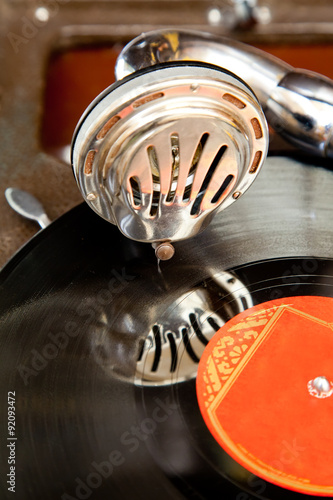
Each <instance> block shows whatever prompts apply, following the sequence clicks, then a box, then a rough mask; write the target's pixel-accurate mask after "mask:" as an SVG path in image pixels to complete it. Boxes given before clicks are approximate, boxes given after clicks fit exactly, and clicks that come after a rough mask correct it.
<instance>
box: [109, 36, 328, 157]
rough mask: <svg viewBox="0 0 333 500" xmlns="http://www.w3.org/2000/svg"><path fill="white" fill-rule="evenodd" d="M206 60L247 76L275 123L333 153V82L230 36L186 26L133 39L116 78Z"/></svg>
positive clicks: (302, 143) (303, 144)
mask: <svg viewBox="0 0 333 500" xmlns="http://www.w3.org/2000/svg"><path fill="white" fill-rule="evenodd" d="M182 60H186V61H204V62H208V63H212V64H215V65H218V66H220V67H221V68H224V69H226V70H228V71H231V72H232V73H234V74H235V75H237V76H239V77H240V78H242V79H243V80H244V81H245V82H246V83H247V84H248V85H249V86H250V87H251V88H252V89H253V91H254V92H255V94H256V95H257V97H258V99H259V101H260V102H261V104H262V106H263V109H264V112H265V114H266V116H267V119H268V121H269V123H270V125H271V126H272V127H273V128H275V130H276V131H277V132H278V133H279V134H281V136H283V137H284V138H285V139H287V140H288V141H290V142H292V143H293V144H295V145H297V147H299V148H301V149H304V150H305V151H308V152H310V153H312V154H317V155H319V156H328V157H333V137H332V132H333V121H332V116H333V82H332V81H331V80H329V79H328V78H325V77H323V76H321V75H317V74H315V73H313V72H308V71H305V70H295V71H294V70H293V68H292V67H291V66H289V65H287V64H286V63H284V62H283V61H280V60H279V59H277V58H275V57H272V56H270V55H268V54H265V53H264V52H262V51H260V50H258V49H256V48H253V47H250V46H247V45H244V44H242V43H240V42H239V41H235V40H232V39H229V38H223V37H216V36H213V35H211V34H208V33H200V32H194V31H186V30H157V31H153V32H151V33H144V34H142V35H140V36H139V37H137V38H136V39H134V40H133V41H132V42H130V43H129V44H128V45H127V46H126V47H125V48H124V50H123V52H122V54H120V56H119V59H118V62H117V66H116V77H117V79H121V78H123V77H124V76H126V75H128V74H130V73H132V72H133V71H136V70H139V69H142V68H147V67H151V66H153V65H155V64H157V63H163V62H170V61H182Z"/></svg>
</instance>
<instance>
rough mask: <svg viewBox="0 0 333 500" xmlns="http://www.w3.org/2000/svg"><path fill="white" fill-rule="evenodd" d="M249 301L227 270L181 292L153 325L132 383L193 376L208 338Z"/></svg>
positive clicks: (175, 380)
mask: <svg viewBox="0 0 333 500" xmlns="http://www.w3.org/2000/svg"><path fill="white" fill-rule="evenodd" d="M252 305H253V301H252V298H251V295H250V293H249V291H248V290H247V288H246V287H245V285H244V283H242V282H241V281H240V280H239V279H238V278H237V277H236V276H235V275H233V274H231V273H228V272H222V273H219V274H216V275H213V277H212V280H211V281H208V282H207V283H205V284H204V285H201V286H198V288H196V289H195V290H193V291H192V292H190V293H187V294H183V295H182V296H181V297H180V298H179V299H178V300H177V301H176V302H175V303H174V304H172V305H171V307H169V308H168V309H167V311H166V312H165V314H164V315H163V320H161V321H160V322H156V323H155V324H154V325H153V326H152V328H151V330H150V332H149V334H148V336H147V338H146V340H145V342H144V344H143V347H142V351H141V353H140V356H139V359H138V363H137V368H136V374H135V384H136V385H169V384H172V383H179V382H183V381H185V380H189V379H191V378H194V377H195V376H196V372H197V366H198V363H199V361H200V358H201V355H202V353H203V351H204V349H205V346H206V345H207V344H208V342H209V340H210V339H211V338H212V337H213V335H214V334H215V333H216V332H217V331H218V330H219V329H220V328H221V327H222V326H223V325H224V324H225V322H226V321H227V320H228V319H230V318H231V317H232V316H234V315H235V314H238V313H240V312H242V311H244V310H245V309H248V308H249V307H252Z"/></svg>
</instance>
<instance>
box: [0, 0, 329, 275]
mask: <svg viewBox="0 0 333 500" xmlns="http://www.w3.org/2000/svg"><path fill="white" fill-rule="evenodd" d="M241 4H244V2H241ZM251 4H252V2H251ZM238 5H239V2H230V1H225V2H224V1H221V2H215V3H213V2H212V1H211V0H172V2H171V4H170V1H165V0H160V1H158V2H156V1H150V0H146V1H144V0H142V1H141V0H134V1H127V0H107V1H103V0H94V1H91V0H82V1H81V2H78V1H77V0H66V1H59V2H57V1H55V2H52V1H50V2H43V5H39V4H38V3H36V2H32V1H28V0H15V1H9V0H0V34H1V36H0V62H1V72H0V133H1V148H0V164H1V168H0V210H1V226H0V266H3V265H4V264H5V262H6V261H8V259H9V258H10V257H11V256H12V255H13V253H14V252H15V251H16V250H17V249H18V248H19V247H20V246H21V245H23V244H24V243H25V242H26V241H28V239H29V238H30V237H32V236H33V235H34V234H35V233H36V225H35V224H34V223H32V222H31V221H28V220H24V219H23V218H22V217H19V216H18V215H17V214H15V213H14V212H13V211H12V210H11V209H10V207H9V206H8V204H7V202H6V200H5V197H4V191H5V189H6V187H7V186H15V187H17V188H20V189H25V190H28V191H29V192H30V193H32V194H34V195H35V196H36V197H37V198H38V199H39V200H41V202H42V203H43V205H44V206H45V208H46V210H47V213H48V214H49V216H50V217H51V219H52V220H53V219H55V218H56V217H59V216H60V215H61V214H63V213H65V212H66V211H67V210H69V209H70V208H72V207H73V206H75V205H77V204H78V203H80V201H81V199H82V198H81V195H80V193H79V191H78V189H77V186H76V182H75V179H74V178H73V175H72V172H71V170H70V168H69V165H68V163H69V162H68V160H67V155H66V158H65V156H62V158H59V157H55V156H53V155H52V154H50V153H49V152H46V151H44V149H43V147H42V145H41V137H40V135H41V130H42V122H43V112H44V104H45V103H44V95H45V85H46V73H47V68H48V65H49V62H50V59H51V58H52V55H53V54H54V53H55V52H57V51H58V50H59V49H62V50H72V49H76V48H77V47H80V46H82V45H84V46H87V45H88V44H89V45H95V44H98V45H100V44H107V45H110V46H112V45H113V44H115V43H121V44H124V43H127V42H128V41H129V40H131V39H132V38H133V37H135V36H137V35H139V34H140V33H142V32H148V31H151V30H153V29H159V28H160V29H163V28H164V29H165V28H168V27H170V26H173V27H175V28H179V29H184V28H188V29H192V30H193V29H195V30H201V31H209V32H212V33H214V34H216V35H217V34H221V33H222V34H228V36H229V35H230V36H232V37H233V38H234V39H237V40H243V41H247V42H249V43H288V44H290V46H293V45H294V44H298V43H306V44H318V43H319V44H320V43H325V44H329V43H331V40H332V35H333V22H332V19H333V16H332V8H333V7H332V2H331V1H330V0H321V1H320V2H316V3H314V2H313V0H297V5H296V6H295V4H294V2H290V0H281V1H276V0H265V1H259V0H258V2H257V3H256V5H255V8H254V11H253V12H252V13H251V15H253V16H254V17H256V22H255V23H250V24H247V23H245V24H242V22H241V21H242V20H241V16H237V15H236V12H235V11H236V10H237V8H238ZM230 17H231V22H230ZM235 20H236V23H235ZM239 21H240V22H239ZM235 24H236V25H237V26H236V31H235V30H234V29H235ZM241 24H242V25H241ZM328 62H329V59H328ZM328 62H327V64H328ZM112 71H113V68H110V75H111V73H112ZM87 72H89V68H87V67H86V66H82V68H81V70H80V76H81V78H82V80H84V79H85V75H86V74H87ZM75 98H76V95H75V92H74V93H73V99H75ZM82 111H83V109H82ZM59 127H62V123H61V120H60V122H59ZM66 146H67V147H68V148H69V144H67V145H66Z"/></svg>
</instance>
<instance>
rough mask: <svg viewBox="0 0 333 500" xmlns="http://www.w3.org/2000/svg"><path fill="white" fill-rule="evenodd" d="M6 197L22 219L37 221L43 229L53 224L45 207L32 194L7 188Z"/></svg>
mask: <svg viewBox="0 0 333 500" xmlns="http://www.w3.org/2000/svg"><path fill="white" fill-rule="evenodd" d="M5 196H6V200H7V201H8V204H9V205H10V206H11V207H12V209H13V210H15V212H17V213H18V214H20V215H22V217H26V218H27V219H31V220H34V221H36V222H37V223H38V224H39V225H40V227H41V228H42V229H43V228H44V227H46V226H48V225H49V224H51V220H50V219H49V218H48V216H47V214H46V213H45V210H44V207H43V205H42V204H41V203H40V201H39V200H37V198H36V197H35V196H33V195H32V194H30V193H28V192H27V191H22V190H21V189H16V188H7V189H6V191H5Z"/></svg>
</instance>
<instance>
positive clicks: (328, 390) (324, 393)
mask: <svg viewBox="0 0 333 500" xmlns="http://www.w3.org/2000/svg"><path fill="white" fill-rule="evenodd" d="M308 391H309V393H310V395H311V396H314V397H316V398H320V399H323V398H328V397H329V396H331V395H332V393H333V384H332V382H330V381H329V380H328V379H327V378H326V377H323V376H320V377H316V378H315V379H313V380H310V381H309V382H308Z"/></svg>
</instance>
